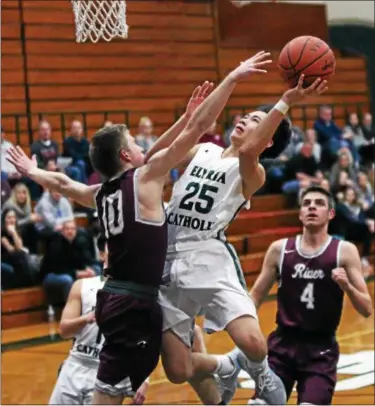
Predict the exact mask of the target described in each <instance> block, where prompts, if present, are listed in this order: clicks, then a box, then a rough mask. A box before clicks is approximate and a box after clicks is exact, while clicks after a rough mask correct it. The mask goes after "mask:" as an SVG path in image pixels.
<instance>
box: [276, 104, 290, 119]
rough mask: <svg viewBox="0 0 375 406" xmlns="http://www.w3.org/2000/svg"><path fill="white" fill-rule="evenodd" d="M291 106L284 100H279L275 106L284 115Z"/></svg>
mask: <svg viewBox="0 0 375 406" xmlns="http://www.w3.org/2000/svg"><path fill="white" fill-rule="evenodd" d="M289 108H290V107H289V106H288V105H287V104H286V103H285V102H284V101H283V100H279V101H278V102H277V103H276V104H275V106H274V109H275V110H277V111H279V112H280V113H281V114H283V115H284V116H285V115H286V113H287V112H288V111H289Z"/></svg>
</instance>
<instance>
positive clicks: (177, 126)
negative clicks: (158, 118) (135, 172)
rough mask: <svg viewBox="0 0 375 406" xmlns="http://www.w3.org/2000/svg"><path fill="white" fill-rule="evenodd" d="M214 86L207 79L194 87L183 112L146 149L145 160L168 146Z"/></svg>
mask: <svg viewBox="0 0 375 406" xmlns="http://www.w3.org/2000/svg"><path fill="white" fill-rule="evenodd" d="M213 88H214V84H213V83H210V82H208V81H206V82H204V83H203V85H201V86H198V87H196V88H195V89H194V91H193V94H192V95H191V97H190V100H189V102H188V104H187V106H186V111H185V113H184V114H183V115H182V116H181V117H180V118H179V119H178V121H176V122H175V123H174V124H173V126H172V127H171V128H169V129H168V130H167V131H166V132H165V133H164V134H163V135H162V136H161V137H159V138H158V139H157V141H156V142H155V144H153V146H152V147H151V148H150V149H149V150H148V151H147V154H146V157H145V162H146V163H147V161H148V160H149V159H150V158H151V157H152V156H153V155H155V154H156V153H157V152H158V151H161V150H162V149H164V148H168V147H169V146H170V145H171V144H172V142H173V141H174V140H175V139H176V138H177V137H178V135H179V134H180V133H181V131H182V130H183V129H184V128H185V127H186V125H187V123H188V121H189V119H190V118H191V116H192V115H193V113H194V111H195V110H196V109H197V107H198V106H200V105H201V104H202V102H203V100H205V99H206V97H207V96H208V95H209V94H210V93H211V91H212V89H213Z"/></svg>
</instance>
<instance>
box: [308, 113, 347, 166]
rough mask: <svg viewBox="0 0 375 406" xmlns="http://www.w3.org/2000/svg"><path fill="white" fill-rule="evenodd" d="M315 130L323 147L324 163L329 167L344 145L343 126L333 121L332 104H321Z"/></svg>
mask: <svg viewBox="0 0 375 406" xmlns="http://www.w3.org/2000/svg"><path fill="white" fill-rule="evenodd" d="M314 130H315V131H316V133H317V137H318V142H319V144H320V145H321V146H322V149H323V151H322V152H323V158H322V159H323V160H324V165H325V167H328V168H329V167H330V166H331V164H332V162H334V161H335V160H336V154H337V151H338V150H339V149H340V147H341V146H342V141H343V140H342V136H341V133H342V131H341V128H340V127H339V126H338V125H337V124H336V123H335V122H334V121H333V117H332V108H331V107H330V106H326V105H325V106H320V108H319V117H318V119H317V120H316V121H315V123H314Z"/></svg>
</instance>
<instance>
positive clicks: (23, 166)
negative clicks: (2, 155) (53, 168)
mask: <svg viewBox="0 0 375 406" xmlns="http://www.w3.org/2000/svg"><path fill="white" fill-rule="evenodd" d="M6 159H7V161H9V162H10V163H12V164H13V165H14V166H15V167H16V169H17V171H18V172H19V173H20V174H21V175H24V176H28V174H29V173H30V172H31V171H32V170H33V169H36V168H37V167H38V163H37V161H36V156H35V155H34V156H33V157H32V159H30V158H29V157H28V156H27V155H26V154H25V152H24V151H23V149H22V148H21V147H19V146H17V147H11V148H10V149H9V150H8V153H7V157H6Z"/></svg>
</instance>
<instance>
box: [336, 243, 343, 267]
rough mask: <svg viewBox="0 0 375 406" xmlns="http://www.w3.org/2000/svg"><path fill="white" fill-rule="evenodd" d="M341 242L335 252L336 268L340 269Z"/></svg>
mask: <svg viewBox="0 0 375 406" xmlns="http://www.w3.org/2000/svg"><path fill="white" fill-rule="evenodd" d="M341 248H342V240H340V241H339V243H338V245H337V251H336V267H337V268H340V261H341Z"/></svg>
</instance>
